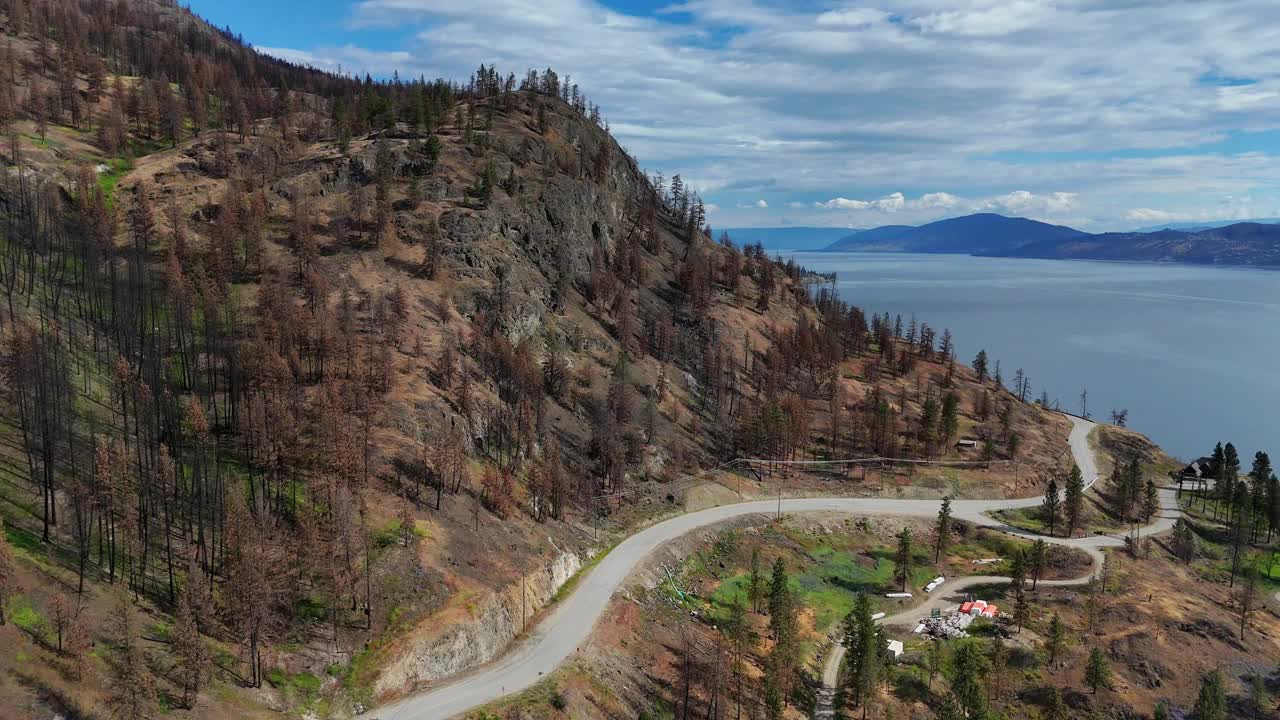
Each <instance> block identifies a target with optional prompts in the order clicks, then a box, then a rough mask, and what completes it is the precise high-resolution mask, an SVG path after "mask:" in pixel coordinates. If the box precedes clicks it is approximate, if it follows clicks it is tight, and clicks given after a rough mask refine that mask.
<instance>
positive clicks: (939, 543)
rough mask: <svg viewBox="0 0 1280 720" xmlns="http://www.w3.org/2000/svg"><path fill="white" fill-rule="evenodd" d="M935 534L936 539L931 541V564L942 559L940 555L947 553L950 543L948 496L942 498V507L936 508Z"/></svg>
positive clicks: (949, 498) (949, 501)
mask: <svg viewBox="0 0 1280 720" xmlns="http://www.w3.org/2000/svg"><path fill="white" fill-rule="evenodd" d="M935 533H936V537H935V538H934V541H933V562H934V563H935V564H936V563H937V562H938V561H939V560H941V559H942V554H943V553H944V552H946V551H947V546H948V545H949V544H950V543H951V496H950V495H947V496H946V497H944V498H942V505H941V506H940V507H939V508H938V523H937V526H936V529H935Z"/></svg>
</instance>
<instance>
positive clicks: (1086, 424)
mask: <svg viewBox="0 0 1280 720" xmlns="http://www.w3.org/2000/svg"><path fill="white" fill-rule="evenodd" d="M1067 417H1068V418H1070V419H1071V422H1072V427H1071V436H1070V438H1069V443H1070V445H1071V455H1072V457H1073V459H1074V460H1075V463H1076V465H1078V466H1079V467H1080V473H1081V475H1083V476H1084V478H1085V489H1086V490H1087V489H1089V488H1091V487H1093V484H1094V483H1096V482H1097V481H1098V478H1099V477H1100V476H1101V473H1099V472H1098V465H1097V461H1096V460H1097V458H1096V457H1095V456H1094V454H1093V449H1092V448H1091V447H1089V433H1090V432H1092V430H1093V428H1094V426H1095V425H1096V423H1093V422H1090V421H1088V420H1084V419H1082V418H1078V417H1075V416H1074V415H1068V416H1067ZM1032 499H1033V500H1036V501H1037V502H1039V498H1032ZM1181 514H1182V512H1181V510H1179V508H1178V496H1177V493H1176V492H1175V491H1174V489H1172V488H1161V489H1160V517H1159V518H1158V519H1157V520H1156V521H1155V522H1153V523H1151V524H1150V525H1148V526H1146V527H1144V528H1142V529H1141V534H1142V535H1143V536H1146V535H1150V534H1154V533H1161V532H1164V531H1166V530H1169V529H1170V528H1172V527H1173V524H1174V523H1175V522H1176V521H1177V519H1178V517H1179V516H1181ZM956 515H957V517H961V516H960V514H959V513H957V514H956ZM963 519H965V520H968V521H970V522H973V523H975V524H977V525H983V526H986V527H996V528H999V529H1001V530H1003V531H1005V532H1007V533H1009V534H1010V535H1018V536H1020V537H1024V538H1028V539H1038V540H1039V539H1042V540H1044V541H1045V542H1048V543H1052V544H1054V545H1064V546H1067V547H1073V548H1076V549H1078V550H1082V551H1084V552H1085V553H1088V554H1089V556H1090V557H1091V558H1093V567H1092V568H1091V569H1090V570H1089V572H1087V573H1085V574H1084V575H1082V576H1080V577H1078V578H1070V579H1067V580H1041V581H1040V583H1039V584H1040V585H1046V586H1049V587H1066V586H1073V585H1084V584H1086V583H1088V582H1089V580H1090V579H1091V578H1093V576H1094V574H1095V573H1096V572H1097V570H1098V568H1099V567H1100V566H1101V565H1102V558H1103V556H1102V549H1103V548H1109V547H1120V546H1122V545H1124V537H1123V536H1116V535H1090V536H1088V537H1082V538H1059V537H1052V538H1051V537H1048V536H1045V535H1039V534H1037V533H1033V532H1028V531H1026V530H1023V529H1021V528H1015V527H1012V526H1009V525H1004V524H1002V523H1000V522H998V521H996V520H994V519H993V518H990V517H988V516H986V515H982V514H981V513H979V514H978V515H977V516H964V518H963ZM1007 582H1009V578H1008V577H1003V576H999V575H969V576H967V577H962V578H956V579H955V580H948V581H947V582H945V583H943V585H942V587H940V588H938V591H937V594H935V595H933V596H931V597H930V598H929V600H928V601H927V602H925V603H924V604H922V605H918V606H916V607H913V608H911V609H909V610H904V611H902V612H900V613H896V614H893V615H890V616H888V617H886V618H884V619H882V620H881V621H880V622H881V623H882V624H884V625H912V624H914V623H916V622H918V621H919V619H920V618H922V617H928V615H929V613H930V612H931V611H932V610H934V609H944V608H947V607H950V606H953V605H957V604H958V603H959V601H961V600H963V599H964V594H965V591H967V590H968V589H969V588H973V587H978V586H982V585H994V584H999V583H1007ZM1276 599H1277V600H1280V594H1277V596H1276ZM844 653H845V647H844V645H842V644H840V643H839V642H836V643H835V644H834V645H832V647H831V652H830V653H829V654H828V655H827V658H826V662H825V663H824V665H823V668H822V684H823V686H824V687H825V688H827V689H828V690H832V689H834V688H835V687H836V684H837V683H838V682H839V681H840V663H841V662H842V661H843V660H844ZM828 695H830V693H829V694H828Z"/></svg>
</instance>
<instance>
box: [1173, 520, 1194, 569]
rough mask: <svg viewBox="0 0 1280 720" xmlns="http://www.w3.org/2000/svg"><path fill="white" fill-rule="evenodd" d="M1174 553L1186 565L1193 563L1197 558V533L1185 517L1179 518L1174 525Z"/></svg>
mask: <svg viewBox="0 0 1280 720" xmlns="http://www.w3.org/2000/svg"><path fill="white" fill-rule="evenodd" d="M1173 552H1174V554H1175V555H1177V556H1178V558H1179V559H1180V560H1182V562H1184V563H1189V562H1191V560H1192V559H1194V558H1195V556H1196V532H1195V530H1194V529H1193V528H1192V527H1191V521H1189V520H1187V518H1185V517H1180V518H1178V520H1177V522H1175V523H1174V524H1173Z"/></svg>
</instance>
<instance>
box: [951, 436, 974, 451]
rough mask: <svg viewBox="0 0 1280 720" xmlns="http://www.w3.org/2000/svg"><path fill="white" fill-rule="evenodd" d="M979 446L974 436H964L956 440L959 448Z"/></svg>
mask: <svg viewBox="0 0 1280 720" xmlns="http://www.w3.org/2000/svg"><path fill="white" fill-rule="evenodd" d="M977 447H978V441H977V440H974V439H973V438H963V439H961V440H957V441H956V449H957V450H973V449H975V448H977Z"/></svg>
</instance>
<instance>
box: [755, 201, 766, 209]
mask: <svg viewBox="0 0 1280 720" xmlns="http://www.w3.org/2000/svg"><path fill="white" fill-rule="evenodd" d="M755 206H756V207H758V208H767V207H769V203H767V202H765V201H764V200H757V201H755Z"/></svg>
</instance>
